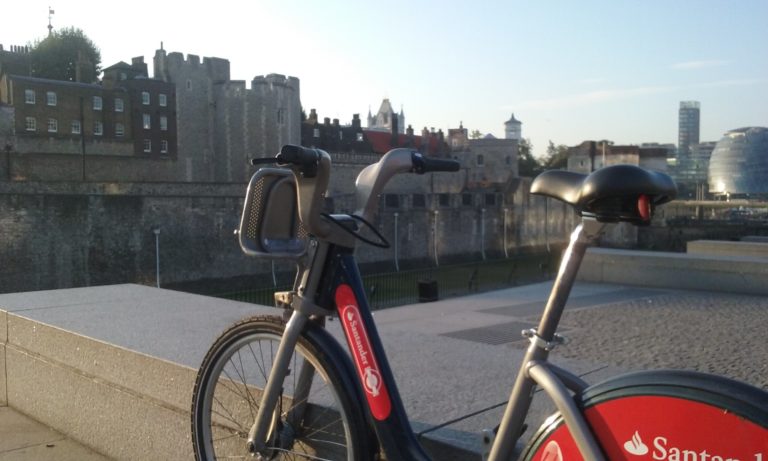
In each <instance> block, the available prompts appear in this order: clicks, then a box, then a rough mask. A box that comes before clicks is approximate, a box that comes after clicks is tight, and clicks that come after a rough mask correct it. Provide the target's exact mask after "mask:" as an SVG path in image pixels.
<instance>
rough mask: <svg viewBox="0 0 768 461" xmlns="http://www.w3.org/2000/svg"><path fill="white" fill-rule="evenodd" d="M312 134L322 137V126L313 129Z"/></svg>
mask: <svg viewBox="0 0 768 461" xmlns="http://www.w3.org/2000/svg"><path fill="white" fill-rule="evenodd" d="M312 136H314V137H315V138H319V137H320V128H315V129H314V130H313V131H312Z"/></svg>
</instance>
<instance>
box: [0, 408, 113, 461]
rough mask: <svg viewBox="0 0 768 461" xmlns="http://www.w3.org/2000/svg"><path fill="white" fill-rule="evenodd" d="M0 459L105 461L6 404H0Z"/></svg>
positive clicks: (96, 454) (5, 460)
mask: <svg viewBox="0 0 768 461" xmlns="http://www.w3.org/2000/svg"><path fill="white" fill-rule="evenodd" d="M0 460H3V461H47V460H51V461H53V460H56V461H108V458H105V457H104V456H101V455H100V454H98V453H96V452H94V451H92V450H90V449H88V448H86V447H84V446H82V445H80V444H78V443H76V442H73V441H72V440H70V439H68V438H67V437H66V436H64V435H62V434H60V433H58V432H56V431H54V430H52V429H49V428H47V427H46V426H45V425H43V424H40V423H38V422H37V421H34V420H32V419H30V418H28V417H26V416H24V415H22V414H21V413H19V412H17V411H15V410H13V409H12V408H9V407H0Z"/></svg>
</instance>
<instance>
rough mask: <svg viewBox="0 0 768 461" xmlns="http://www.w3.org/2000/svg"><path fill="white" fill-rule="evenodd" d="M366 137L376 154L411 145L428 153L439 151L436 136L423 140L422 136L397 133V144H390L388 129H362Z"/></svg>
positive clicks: (390, 136)
mask: <svg viewBox="0 0 768 461" xmlns="http://www.w3.org/2000/svg"><path fill="white" fill-rule="evenodd" d="M363 133H365V137H366V139H368V142H369V143H370V144H371V147H372V148H373V151H374V152H375V153H377V154H380V155H384V154H386V153H387V152H389V151H390V150H392V149H395V148H397V147H411V148H414V149H417V150H420V151H421V150H422V146H424V149H423V151H424V152H425V153H428V154H436V153H438V152H439V151H440V147H441V146H440V140H439V139H438V137H437V136H430V137H429V138H428V139H427V140H426V141H424V139H423V137H422V136H413V137H411V136H408V135H407V134H398V135H397V144H396V145H393V144H392V133H391V132H389V131H374V130H363Z"/></svg>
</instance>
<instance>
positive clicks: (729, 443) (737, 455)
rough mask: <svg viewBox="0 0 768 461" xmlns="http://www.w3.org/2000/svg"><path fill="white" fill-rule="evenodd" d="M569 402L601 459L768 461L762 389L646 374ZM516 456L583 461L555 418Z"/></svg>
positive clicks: (668, 373)
mask: <svg viewBox="0 0 768 461" xmlns="http://www.w3.org/2000/svg"><path fill="white" fill-rule="evenodd" d="M576 401H577V404H578V405H579V407H580V408H581V409H582V410H583V411H584V415H585V417H586V419H587V422H588V424H589V426H590V428H591V429H592V432H593V434H594V435H595V437H596V439H597V442H598V444H599V445H600V446H601V448H602V449H603V452H604V454H605V457H606V459H609V460H632V461H640V460H643V459H654V460H670V461H675V460H679V461H683V460H686V461H693V460H697V461H718V460H719V461H724V460H726V459H732V460H736V459H738V460H742V461H765V460H768V392H765V391H764V390H762V389H758V388H756V387H752V386H750V385H747V384H745V383H742V382H739V381H734V380H731V379H728V378H724V377H721V376H715V375H709V374H705V373H698V372H691V371H679V370H662V371H647V372H639V373H631V374H627V375H622V376H619V377H617V378H614V379H611V380H608V381H605V382H603V383H601V384H598V385H595V386H592V387H589V388H587V389H586V390H585V391H584V392H583V393H582V394H581V395H577V396H576ZM520 459H522V460H526V461H540V460H541V461H543V460H547V461H561V460H564V459H567V460H569V461H570V460H581V459H583V458H582V457H581V454H580V453H579V452H578V449H577V448H576V444H575V442H574V441H573V438H572V437H571V435H570V433H569V432H568V429H567V427H566V426H565V424H564V421H563V417H562V416H561V415H560V414H559V413H555V414H554V415H552V416H551V417H550V418H548V419H547V421H545V422H544V424H542V426H541V428H540V429H539V431H538V432H537V433H536V434H535V435H534V436H533V437H532V438H531V440H530V441H529V443H528V445H527V447H526V448H525V449H524V450H523V455H522V456H521V457H520Z"/></svg>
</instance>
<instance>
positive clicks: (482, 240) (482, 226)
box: [480, 208, 485, 261]
mask: <svg viewBox="0 0 768 461" xmlns="http://www.w3.org/2000/svg"><path fill="white" fill-rule="evenodd" d="M480 254H481V255H482V256H483V261H485V208H482V209H480Z"/></svg>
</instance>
